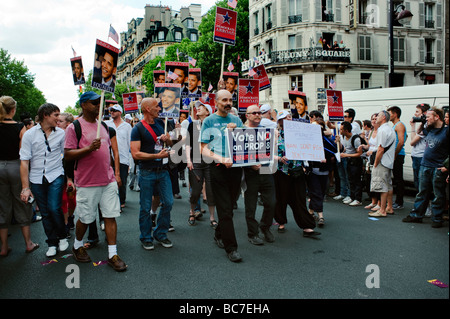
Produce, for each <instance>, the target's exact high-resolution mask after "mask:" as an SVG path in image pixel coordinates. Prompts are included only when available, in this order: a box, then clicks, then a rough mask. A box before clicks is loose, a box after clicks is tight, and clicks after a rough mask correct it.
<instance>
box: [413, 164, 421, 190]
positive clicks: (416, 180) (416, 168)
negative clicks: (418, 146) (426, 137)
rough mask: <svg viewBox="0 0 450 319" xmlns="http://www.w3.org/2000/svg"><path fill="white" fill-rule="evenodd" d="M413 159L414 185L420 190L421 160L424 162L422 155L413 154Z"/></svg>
mask: <svg viewBox="0 0 450 319" xmlns="http://www.w3.org/2000/svg"><path fill="white" fill-rule="evenodd" d="M411 159H412V168H413V173H414V186H415V187H416V190H417V191H419V171H420V162H422V157H415V156H411Z"/></svg>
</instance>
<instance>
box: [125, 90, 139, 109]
mask: <svg viewBox="0 0 450 319" xmlns="http://www.w3.org/2000/svg"><path fill="white" fill-rule="evenodd" d="M122 99H123V109H124V112H125V113H135V112H137V111H138V110H139V103H138V98H137V93H136V92H131V93H123V94H122Z"/></svg>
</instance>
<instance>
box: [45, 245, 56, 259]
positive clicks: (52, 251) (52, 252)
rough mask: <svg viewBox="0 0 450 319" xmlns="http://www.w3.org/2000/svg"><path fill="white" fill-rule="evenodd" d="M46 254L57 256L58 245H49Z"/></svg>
mask: <svg viewBox="0 0 450 319" xmlns="http://www.w3.org/2000/svg"><path fill="white" fill-rule="evenodd" d="M45 256H47V257H53V256H56V246H50V247H48V250H47V252H46V253H45Z"/></svg>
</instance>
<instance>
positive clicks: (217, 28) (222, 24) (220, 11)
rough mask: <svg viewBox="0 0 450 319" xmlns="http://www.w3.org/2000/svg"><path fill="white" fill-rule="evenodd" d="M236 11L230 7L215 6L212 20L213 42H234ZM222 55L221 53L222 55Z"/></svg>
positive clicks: (233, 43) (228, 43) (231, 43)
mask: <svg viewBox="0 0 450 319" xmlns="http://www.w3.org/2000/svg"><path fill="white" fill-rule="evenodd" d="M236 26H237V12H236V11H234V10H231V9H226V8H221V7H216V19H215V22H214V38H213V40H214V42H219V43H223V44H227V45H235V44H236ZM222 56H223V55H222Z"/></svg>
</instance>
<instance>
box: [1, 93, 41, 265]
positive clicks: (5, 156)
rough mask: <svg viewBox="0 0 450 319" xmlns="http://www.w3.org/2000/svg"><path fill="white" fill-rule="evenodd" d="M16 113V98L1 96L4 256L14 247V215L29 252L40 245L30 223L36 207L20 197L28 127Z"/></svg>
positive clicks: (2, 241) (2, 246) (2, 232)
mask: <svg viewBox="0 0 450 319" xmlns="http://www.w3.org/2000/svg"><path fill="white" fill-rule="evenodd" d="M15 114H16V101H15V100H14V99H13V98H11V97H9V96H2V97H0V145H2V152H1V153H0V240H1V250H0V256H2V257H5V256H7V255H8V254H9V252H10V251H11V248H10V247H9V245H8V227H9V225H10V224H11V220H12V217H13V214H14V219H15V221H16V222H17V224H18V225H19V226H20V227H21V228H22V235H23V238H24V240H25V252H26V253H30V252H32V251H34V250H35V249H37V248H39V245H38V244H36V243H34V242H33V241H32V240H31V231H30V224H31V220H32V217H33V208H32V205H31V204H30V203H24V202H22V201H21V199H20V193H21V191H22V183H21V181H20V159H19V158H20V157H19V150H20V143H21V139H22V136H23V134H24V133H25V131H26V128H25V126H24V124H23V123H17V122H16V121H14V120H13V117H14V115H15Z"/></svg>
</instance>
